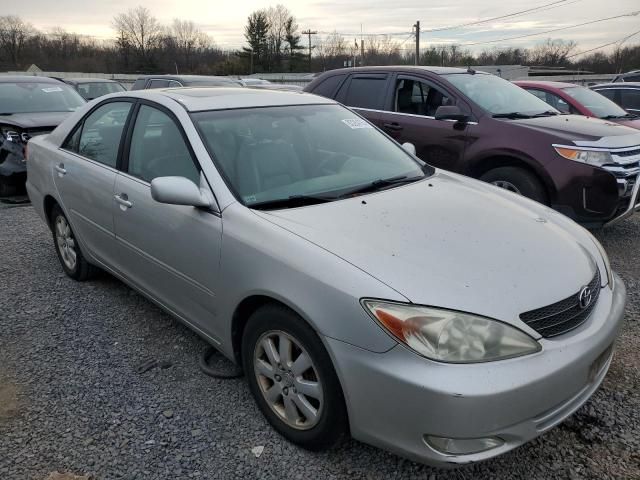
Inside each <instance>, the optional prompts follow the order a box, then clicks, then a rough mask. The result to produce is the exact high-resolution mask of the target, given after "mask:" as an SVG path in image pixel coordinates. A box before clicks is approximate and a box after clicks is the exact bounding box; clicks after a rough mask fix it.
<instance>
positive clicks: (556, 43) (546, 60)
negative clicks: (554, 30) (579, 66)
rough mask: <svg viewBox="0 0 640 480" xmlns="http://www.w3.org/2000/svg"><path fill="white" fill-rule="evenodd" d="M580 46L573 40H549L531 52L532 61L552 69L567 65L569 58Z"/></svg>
mask: <svg viewBox="0 0 640 480" xmlns="http://www.w3.org/2000/svg"><path fill="white" fill-rule="evenodd" d="M577 46H578V44H577V43H576V42H574V41H573V40H569V41H565V40H552V39H550V38H548V39H547V40H546V41H545V42H544V43H542V44H540V45H536V46H535V47H534V48H533V50H532V51H531V61H532V62H533V63H536V64H538V65H547V66H551V67H555V66H560V65H563V64H565V63H566V61H567V57H568V56H569V54H571V52H573V51H574V50H575V49H576V47H577Z"/></svg>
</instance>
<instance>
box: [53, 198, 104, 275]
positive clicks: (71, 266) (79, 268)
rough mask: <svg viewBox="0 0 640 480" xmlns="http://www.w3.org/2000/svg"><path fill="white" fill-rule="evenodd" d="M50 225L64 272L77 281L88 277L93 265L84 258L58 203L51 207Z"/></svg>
mask: <svg viewBox="0 0 640 480" xmlns="http://www.w3.org/2000/svg"><path fill="white" fill-rule="evenodd" d="M51 226H52V233H53V241H54V244H55V246H56V252H57V254H58V259H59V260H60V264H61V265H62V269H63V270H64V272H65V273H66V274H67V275H68V276H70V277H71V278H73V279H74V280H78V281H83V280H86V279H87V278H89V276H90V275H91V273H93V270H94V267H93V266H92V265H91V264H89V262H87V260H86V259H85V258H84V255H83V254H82V251H81V250H80V245H78V242H77V240H76V237H75V235H74V234H73V230H72V229H71V225H70V224H69V220H67V217H66V216H65V214H64V213H63V212H62V209H61V208H60V207H59V206H58V205H54V207H53V208H52V209H51Z"/></svg>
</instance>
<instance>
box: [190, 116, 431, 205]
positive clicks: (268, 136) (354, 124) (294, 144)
mask: <svg viewBox="0 0 640 480" xmlns="http://www.w3.org/2000/svg"><path fill="white" fill-rule="evenodd" d="M192 118H193V119H194V121H195V123H196V125H197V126H198V129H199V131H200V134H201V136H202V138H203V139H204V141H205V143H206V144H207V146H208V148H209V151H210V152H211V154H212V156H213V157H214V159H215V161H216V163H217V166H218V168H219V169H220V170H221V171H222V173H223V175H224V176H225V177H226V180H227V182H228V184H229V185H230V187H231V188H232V190H234V191H235V193H236V194H237V195H238V197H239V198H240V199H241V200H242V201H243V202H244V204H245V205H247V206H249V207H254V208H282V207H287V206H300V205H302V204H310V203H321V202H326V201H332V200H337V199H339V198H344V197H345V196H350V195H356V194H363V193H365V192H371V191H375V190H381V189H384V188H389V187H390V186H393V185H397V184H400V183H407V182H410V181H416V180H420V179H422V178H424V177H425V171H426V170H427V168H426V167H425V166H424V165H422V164H421V163H419V162H418V161H417V160H415V159H414V158H413V157H411V156H410V155H409V154H408V153H407V152H405V151H404V150H403V149H402V147H400V146H399V145H398V144H396V143H394V142H393V141H391V140H389V139H388V138H386V137H385V136H384V135H383V134H381V133H380V132H379V131H378V130H376V129H375V128H374V127H373V126H372V125H371V124H370V123H368V122H367V121H366V120H363V119H362V118H360V117H359V116H357V115H356V114H354V113H353V112H351V111H350V110H347V109H346V108H344V107H342V106H340V105H299V106H283V107H267V108H253V109H238V110H225V111H207V112H198V113H194V114H192Z"/></svg>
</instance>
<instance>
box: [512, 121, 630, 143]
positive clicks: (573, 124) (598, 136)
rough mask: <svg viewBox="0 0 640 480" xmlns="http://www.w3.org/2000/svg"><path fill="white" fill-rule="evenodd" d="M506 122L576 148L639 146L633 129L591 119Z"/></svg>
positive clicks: (611, 122)
mask: <svg viewBox="0 0 640 480" xmlns="http://www.w3.org/2000/svg"><path fill="white" fill-rule="evenodd" d="M508 121H509V122H510V123H512V124H513V125H518V126H521V127H524V128H532V129H534V130H538V131H540V132H543V133H548V134H551V135H553V136H555V137H556V138H557V139H558V141H563V142H567V143H575V144H576V145H580V146H598V147H605V148H621V147H630V146H636V145H640V132H638V131H637V130H634V129H632V128H629V127H626V126H624V125H621V124H620V123H616V122H613V121H609V120H601V119H599V118H594V117H583V116H582V115H554V116H550V117H539V118H525V119H521V120H508Z"/></svg>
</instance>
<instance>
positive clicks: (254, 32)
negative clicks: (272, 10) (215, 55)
mask: <svg viewBox="0 0 640 480" xmlns="http://www.w3.org/2000/svg"><path fill="white" fill-rule="evenodd" d="M268 35H269V21H268V19H267V14H266V12H265V11H264V10H257V11H255V12H253V13H252V14H251V15H249V18H248V19H247V25H246V26H245V27H244V37H245V38H246V39H247V43H248V44H249V47H248V48H247V47H242V50H243V51H244V52H245V53H246V54H247V56H249V55H251V54H252V53H253V65H254V69H257V68H256V67H258V66H260V67H262V70H266V69H268V66H269V37H268Z"/></svg>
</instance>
